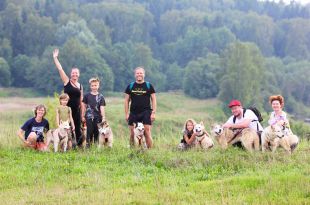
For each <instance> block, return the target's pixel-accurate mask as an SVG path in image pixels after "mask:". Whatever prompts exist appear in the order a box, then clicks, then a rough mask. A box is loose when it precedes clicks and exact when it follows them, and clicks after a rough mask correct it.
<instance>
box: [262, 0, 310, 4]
mask: <svg viewBox="0 0 310 205" xmlns="http://www.w3.org/2000/svg"><path fill="white" fill-rule="evenodd" d="M265 1H266V0H265ZM269 1H272V0H269ZM274 1H275V2H279V1H280V0H274ZM283 1H284V3H287V4H289V3H290V2H291V0H283ZM295 1H296V2H298V3H301V4H309V3H310V0H295Z"/></svg>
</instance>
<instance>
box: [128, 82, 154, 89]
mask: <svg viewBox="0 0 310 205" xmlns="http://www.w3.org/2000/svg"><path fill="white" fill-rule="evenodd" d="M145 83H146V88H147V90H148V91H149V90H150V89H151V83H150V82H147V81H145ZM134 84H135V82H131V83H130V84H129V90H130V91H132V88H133V85H134Z"/></svg>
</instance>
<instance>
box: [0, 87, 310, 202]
mask: <svg viewBox="0 0 310 205" xmlns="http://www.w3.org/2000/svg"><path fill="white" fill-rule="evenodd" d="M157 100H158V110H157V116H156V121H155V123H154V125H153V128H152V133H153V140H154V148H153V149H151V150H146V151H143V150H140V149H130V148H128V146H129V140H128V138H129V137H128V129H127V126H126V123H125V119H124V111H123V110H124V109H123V98H122V95H121V94H115V95H114V96H113V97H107V98H106V101H107V106H106V116H107V119H108V121H109V123H110V124H111V126H112V129H113V132H114V144H113V148H112V149H102V150H98V149H97V148H96V147H92V148H91V149H89V150H85V151H84V150H74V151H69V152H67V153H53V152H47V153H41V152H37V151H34V150H28V149H24V148H22V146H21V142H20V140H19V139H18V137H17V136H16V132H17V130H18V129H19V127H20V126H21V125H22V124H23V123H24V121H25V120H26V119H28V118H29V117H31V116H32V112H31V109H32V107H33V106H34V105H35V104H37V103H44V104H47V105H48V107H49V110H48V115H47V118H48V119H49V121H50V122H51V124H52V126H53V124H54V121H55V119H54V118H53V117H54V114H53V113H54V112H55V111H54V110H53V109H54V108H53V106H56V105H57V100H55V99H54V98H11V97H6V98H4V97H2V98H0V165H1V166H0V190H1V192H0V199H1V202H0V203H1V204H233V205H235V204H290V205H291V204H310V142H309V141H308V140H302V141H301V144H300V145H299V147H298V148H297V150H296V151H295V152H294V153H293V154H292V155H291V156H288V155H287V154H286V153H285V152H284V150H282V149H278V150H277V152H276V153H275V154H271V153H264V154H263V153H261V152H257V153H253V154H250V153H247V152H245V151H244V150H242V149H240V148H232V147H231V148H229V149H227V150H221V149H220V148H219V147H218V146H215V148H213V149H212V150H209V151H202V150H200V149H193V150H189V151H185V152H182V151H178V150H177V149H176V147H177V145H178V143H179V141H180V139H181V130H182V126H183V123H184V121H185V120H186V119H187V118H194V119H195V120H196V121H204V123H205V125H206V127H207V130H208V131H209V130H210V125H211V124H212V123H214V122H224V120H225V119H226V116H225V114H224V113H223V111H222V109H221V106H220V103H219V101H217V100H215V99H212V100H197V99H192V98H188V97H186V96H184V95H183V94H180V93H159V94H158V95H157ZM265 118H266V117H265ZM265 121H266V120H265ZM293 131H295V130H293ZM296 132H297V131H296ZM302 137H304V136H302Z"/></svg>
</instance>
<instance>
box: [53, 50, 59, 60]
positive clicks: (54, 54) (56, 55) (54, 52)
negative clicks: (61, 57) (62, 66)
mask: <svg viewBox="0 0 310 205" xmlns="http://www.w3.org/2000/svg"><path fill="white" fill-rule="evenodd" d="M58 54H59V49H58V48H55V49H54V51H53V58H58Z"/></svg>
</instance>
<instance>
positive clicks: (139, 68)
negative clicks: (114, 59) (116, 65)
mask: <svg viewBox="0 0 310 205" xmlns="http://www.w3.org/2000/svg"><path fill="white" fill-rule="evenodd" d="M137 70H143V73H144V74H145V69H144V67H142V66H138V67H136V68H135V71H134V73H136V71H137Z"/></svg>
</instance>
